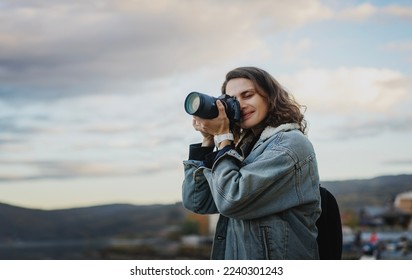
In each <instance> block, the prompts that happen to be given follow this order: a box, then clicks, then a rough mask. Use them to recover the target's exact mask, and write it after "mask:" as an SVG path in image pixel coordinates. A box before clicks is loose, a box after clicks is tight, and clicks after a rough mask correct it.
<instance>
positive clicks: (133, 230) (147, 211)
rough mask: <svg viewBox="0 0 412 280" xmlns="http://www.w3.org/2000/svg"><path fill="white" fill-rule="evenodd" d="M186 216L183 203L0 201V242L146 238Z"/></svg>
mask: <svg viewBox="0 0 412 280" xmlns="http://www.w3.org/2000/svg"><path fill="white" fill-rule="evenodd" d="M185 215H186V214H185V210H184V209H183V206H182V205H181V204H179V203H178V204H173V205H148V206H138V205H128V204H113V205H103V206H93V207H84V208H73V209H64V210H36V209H27V208H22V207H16V206H12V205H8V204H1V203H0V241H2V240H3V241H15V240H17V241H33V240H36V241H42V240H68V239H90V238H105V237H143V236H150V235H151V234H154V233H156V232H159V231H161V230H163V229H165V228H167V227H170V226H176V225H181V224H182V221H183V220H184V218H185Z"/></svg>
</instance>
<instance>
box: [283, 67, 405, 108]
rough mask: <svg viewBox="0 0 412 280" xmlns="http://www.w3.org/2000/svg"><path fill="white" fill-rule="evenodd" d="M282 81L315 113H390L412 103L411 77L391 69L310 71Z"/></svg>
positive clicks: (286, 77) (309, 69)
mask: <svg viewBox="0 0 412 280" xmlns="http://www.w3.org/2000/svg"><path fill="white" fill-rule="evenodd" d="M280 79H281V80H282V81H283V83H284V84H285V86H286V87H287V88H288V89H290V90H291V91H292V92H293V93H294V94H295V95H296V97H297V98H298V99H299V100H300V101H301V102H302V103H304V104H306V105H307V106H308V107H309V108H310V110H311V111H315V112H322V113H330V114H335V113H339V114H347V113H353V112H363V113H379V114H382V113H384V114H390V113H393V112H396V111H398V109H400V108H403V107H404V105H405V103H407V104H410V103H411V102H412V84H411V82H410V77H408V76H406V75H405V74H403V73H401V72H399V71H396V70H391V69H379V68H362V67H356V68H346V67H341V68H337V69H319V68H307V69H304V70H302V71H299V72H297V73H295V74H293V75H289V76H281V77H280Z"/></svg>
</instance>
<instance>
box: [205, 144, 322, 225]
mask: <svg viewBox="0 0 412 280" xmlns="http://www.w3.org/2000/svg"><path fill="white" fill-rule="evenodd" d="M306 160H308V159H306ZM304 164H305V160H303V161H302V162H297V161H296V158H294V157H293V156H292V152H291V151H290V150H288V149H287V148H281V147H278V148H276V149H267V150H265V151H264V152H262V154H261V155H259V156H258V157H257V158H256V159H255V160H254V161H253V162H251V163H248V164H243V163H242V157H241V156H240V155H239V154H238V153H237V152H236V151H235V150H233V149H232V150H230V151H228V152H226V153H225V154H223V155H222V156H220V157H219V158H218V159H217V160H216V161H215V163H214V165H213V167H212V169H205V170H204V174H205V177H206V178H207V180H208V181H209V184H210V190H211V193H212V195H213V198H214V201H215V204H216V207H217V208H218V210H219V212H220V213H221V214H223V215H225V216H227V217H231V218H235V219H255V218H260V217H264V216H266V215H270V214H274V213H279V212H282V211H284V210H287V209H290V208H293V207H296V206H298V205H300V204H305V203H310V202H313V201H315V200H316V199H317V198H316V193H315V192H314V191H313V190H312V185H313V184H314V183H312V180H311V179H310V178H305V176H306V177H310V175H309V172H306V171H302V170H303V169H301V170H300V171H299V172H300V173H308V175H305V174H300V175H299V177H297V176H295V174H296V170H297V169H300V168H301V166H300V165H304ZM307 168H308V167H307ZM302 180H303V181H304V180H306V182H303V181H302ZM308 185H310V186H308Z"/></svg>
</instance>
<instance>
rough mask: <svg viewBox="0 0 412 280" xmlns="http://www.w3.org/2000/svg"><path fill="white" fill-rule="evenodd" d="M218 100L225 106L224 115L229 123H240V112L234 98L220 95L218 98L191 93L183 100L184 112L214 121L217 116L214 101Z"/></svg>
mask: <svg viewBox="0 0 412 280" xmlns="http://www.w3.org/2000/svg"><path fill="white" fill-rule="evenodd" d="M217 100H220V101H221V102H222V103H223V105H224V106H225V111H226V115H227V117H228V119H229V121H230V122H235V123H236V122H240V118H241V112H240V104H239V101H237V100H236V97H232V96H229V95H227V94H222V95H221V96H219V97H218V98H216V97H213V96H209V95H207V94H204V93H200V92H191V93H189V94H188V96H187V97H186V100H185V110H186V112H187V113H188V114H189V115H194V116H197V117H200V118H203V119H214V118H216V117H217V116H218V115H219V110H218V108H217V105H216V101H217Z"/></svg>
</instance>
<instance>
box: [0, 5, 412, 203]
mask: <svg viewBox="0 0 412 280" xmlns="http://www.w3.org/2000/svg"><path fill="white" fill-rule="evenodd" d="M0 7H1V9H0V19H2V22H3V23H4V24H2V25H1V26H0V48H1V52H0V200H1V201H5V202H7V203H8V204H11V205H22V206H24V207H30V208H41V209H55V208H59V209H62V208H64V209H65V208H71V207H73V206H76V205H103V204H110V203H117V202H122V203H123V202H124V203H129V204H138V205H141V204H143V205H147V204H152V203H161V204H164V203H165V204H168V203H175V202H176V201H180V200H181V183H182V180H183V164H182V161H183V160H185V159H186V158H187V155H188V146H189V144H192V143H196V142H199V141H200V135H199V133H197V132H195V131H194V130H193V128H192V126H191V116H189V115H187V114H186V113H185V111H184V108H183V102H184V99H185V97H186V95H187V94H188V93H189V92H191V91H199V92H203V93H207V94H209V95H213V96H218V95H220V87H221V84H222V82H223V80H224V77H225V75H226V73H227V72H228V71H230V70H231V69H233V68H235V67H238V66H245V65H252V66H257V67H260V68H262V69H264V70H267V71H268V72H269V73H270V74H272V75H273V76H274V77H275V78H276V79H277V80H278V81H279V82H280V84H282V85H283V86H284V87H285V88H286V89H288V90H289V91H290V92H291V93H292V94H293V96H294V97H295V98H296V99H297V101H298V102H299V103H301V104H302V105H305V106H306V108H307V110H306V112H305V117H306V120H307V121H308V127H309V130H308V137H309V139H310V140H311V142H312V143H313V145H314V148H315V151H316V156H317V160H318V165H319V173H320V178H321V181H339V180H348V179H353V178H374V177H379V176H386V174H408V173H410V172H411V170H412V149H410V143H411V142H412V113H411V110H410V108H411V106H412V67H411V65H412V39H411V38H412V28H411V27H412V4H411V3H410V1H406V0H396V1H388V0H375V1H361V0H351V1H344V2H342V1H331V0H310V1H306V0H292V1H267V0H258V1H253V2H249V1H241V2H239V1H235V0H228V1H223V2H222V1H217V0H208V1H180V0H171V1H167V2H163V1H162V2H161V1H143V0H138V1H131V0H122V1H107V0H103V1H99V2H98V3H96V2H95V1H90V0H85V1H82V2H80V3H72V2H67V1H51V0H44V1H41V2H40V3H34V2H33V3H32V2H30V1H17V2H15V1H14V2H1V3H0ZM199 11H202V12H201V14H199ZM245 11H247V13H245ZM68 22H70V24H67V23H68Z"/></svg>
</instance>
